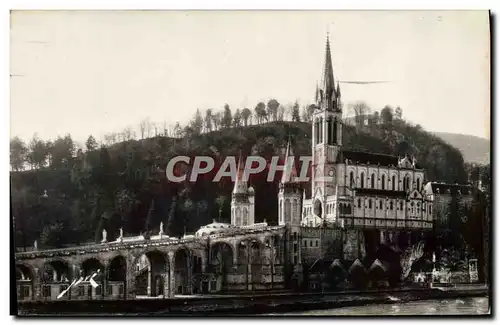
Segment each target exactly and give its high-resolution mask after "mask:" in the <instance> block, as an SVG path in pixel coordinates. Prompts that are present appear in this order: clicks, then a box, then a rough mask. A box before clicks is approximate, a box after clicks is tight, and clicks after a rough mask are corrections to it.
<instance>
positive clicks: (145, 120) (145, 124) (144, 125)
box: [139, 119, 148, 139]
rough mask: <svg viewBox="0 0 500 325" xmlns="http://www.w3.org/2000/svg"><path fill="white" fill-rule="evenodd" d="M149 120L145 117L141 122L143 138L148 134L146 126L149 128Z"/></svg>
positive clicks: (140, 129) (140, 127)
mask: <svg viewBox="0 0 500 325" xmlns="http://www.w3.org/2000/svg"><path fill="white" fill-rule="evenodd" d="M147 124H148V121H147V119H144V120H142V121H141V123H139V131H140V132H141V139H144V135H145V134H146V128H147Z"/></svg>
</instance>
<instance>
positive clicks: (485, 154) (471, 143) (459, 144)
mask: <svg viewBox="0 0 500 325" xmlns="http://www.w3.org/2000/svg"><path fill="white" fill-rule="evenodd" d="M435 134H436V135H437V136H438V137H440V138H441V139H443V140H444V141H446V142H447V143H449V144H451V145H452V146H454V147H455V148H457V149H458V150H460V152H461V153H462V155H463V157H464V160H465V162H468V163H476V164H482V165H485V164H489V163H490V141H489V140H488V139H485V138H480V137H476V136H473V135H467V134H457V133H446V132H435Z"/></svg>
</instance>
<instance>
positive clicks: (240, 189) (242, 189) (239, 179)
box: [233, 151, 247, 194]
mask: <svg viewBox="0 0 500 325" xmlns="http://www.w3.org/2000/svg"><path fill="white" fill-rule="evenodd" d="M243 167H244V165H243V159H242V158H241V151H240V157H239V159H238V166H237V170H236V179H235V181H234V189H233V194H246V193H247V182H246V181H245V180H244V179H243V172H244V168H243Z"/></svg>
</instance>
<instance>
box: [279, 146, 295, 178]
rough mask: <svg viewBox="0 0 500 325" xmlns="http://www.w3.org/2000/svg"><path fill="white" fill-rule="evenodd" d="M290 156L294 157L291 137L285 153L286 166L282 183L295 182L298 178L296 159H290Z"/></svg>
mask: <svg viewBox="0 0 500 325" xmlns="http://www.w3.org/2000/svg"><path fill="white" fill-rule="evenodd" d="M288 157H293V151H292V148H291V146H290V139H288V144H287V147H286V153H285V167H284V168H283V175H282V176H281V183H282V184H285V183H295V179H296V178H297V169H296V168H295V161H292V160H291V159H290V161H289V160H288Z"/></svg>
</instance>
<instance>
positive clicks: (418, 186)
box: [417, 178, 420, 191]
mask: <svg viewBox="0 0 500 325" xmlns="http://www.w3.org/2000/svg"><path fill="white" fill-rule="evenodd" d="M417 190H418V191H420V178H417Z"/></svg>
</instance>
